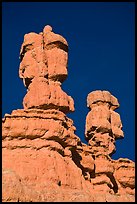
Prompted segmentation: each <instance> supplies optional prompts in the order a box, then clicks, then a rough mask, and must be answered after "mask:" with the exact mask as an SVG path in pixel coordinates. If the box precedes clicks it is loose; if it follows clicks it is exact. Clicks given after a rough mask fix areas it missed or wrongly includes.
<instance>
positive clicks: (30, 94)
mask: <svg viewBox="0 0 137 204" xmlns="http://www.w3.org/2000/svg"><path fill="white" fill-rule="evenodd" d="M20 59H21V63H20V67H19V76H20V78H22V79H23V82H24V85H25V86H26V88H27V94H26V96H25V97H24V100H23V106H24V108H25V109H30V108H37V109H45V110H46V109H52V108H53V109H58V110H60V111H62V112H64V113H68V112H71V111H74V101H73V99H72V98H71V96H68V95H67V94H66V93H65V92H64V91H63V90H62V89H61V83H62V82H63V81H64V80H65V79H66V77H67V75H68V72H67V66H68V43H67V41H66V40H65V39H64V38H63V37H62V36H61V35H59V34H55V33H54V32H52V27H51V26H49V25H48V26H45V27H44V29H43V32H41V33H40V34H36V33H28V34H26V35H25V36H24V42H23V44H22V46H21V51H20Z"/></svg>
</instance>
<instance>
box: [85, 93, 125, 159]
mask: <svg viewBox="0 0 137 204" xmlns="http://www.w3.org/2000/svg"><path fill="white" fill-rule="evenodd" d="M87 106H88V107H89V108H90V109H91V110H90V112H89V113H88V115H87V117H86V130H85V138H86V140H87V141H88V144H89V145H90V146H92V149H93V151H94V154H96V153H98V152H99V153H102V154H107V155H112V154H113V153H114V152H115V140H116V139H119V138H123V137H124V133H123V131H122V123H121V119H120V115H119V114H118V113H117V112H115V111H114V110H115V109H116V108H118V107H119V103H118V100H117V98H116V97H114V96H113V95H111V93H110V92H108V91H98V90H97V91H92V92H91V93H89V94H88V97H87Z"/></svg>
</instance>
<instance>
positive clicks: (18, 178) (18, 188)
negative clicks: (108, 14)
mask: <svg viewBox="0 0 137 204" xmlns="http://www.w3.org/2000/svg"><path fill="white" fill-rule="evenodd" d="M20 60H21V63H20V67H19V76H20V78H22V79H23V83H24V85H25V87H26V88H27V94H26V95H25V97H24V99H23V107H24V109H17V110H14V111H12V113H11V114H5V116H4V118H3V119H2V201H3V202H4V201H6V202H19V201H22V202H31V201H32V202H36V201H37V202H40V201H45V202H46V201H47V202H48V201H49V202H50V201H53V202H56V201H70V202H73V201H77V202H78V201H86V202H99V201H102V202H112V201H114V202H124V201H125V202H126V201H127V202H134V200H135V163H134V162H133V161H131V160H129V159H126V158H125V159H124V158H120V159H118V160H113V159H111V155H112V154H113V153H114V152H115V151H116V149H115V140H116V139H119V138H123V137H124V134H123V131H122V123H121V120H120V116H119V114H118V113H116V112H114V110H115V109H116V108H118V107H119V103H118V100H117V99H116V98H115V97H114V96H113V95H112V94H111V93H109V92H108V91H93V92H91V93H90V94H89V95H88V98H87V104H88V107H89V108H90V109H91V111H90V112H89V113H88V115H87V118H86V128H85V138H86V140H87V142H88V145H86V144H84V143H82V142H81V140H80V138H79V137H78V136H77V135H76V134H75V130H76V127H75V126H74V124H73V121H72V120H71V119H70V118H68V117H67V116H66V113H68V112H72V111H74V101H73V99H72V97H71V96H68V95H67V94H66V93H65V92H64V91H63V90H62V89H61V84H62V83H63V81H64V80H65V79H66V77H67V74H68V73H67V64H68V43H67V41H66V40H65V39H64V38H63V37H62V36H60V35H58V34H55V33H54V32H53V31H52V28H51V27H50V26H45V28H44V30H43V32H41V33H39V34H36V33H29V34H26V35H25V36H24V42H23V44H22V46H21V51H20Z"/></svg>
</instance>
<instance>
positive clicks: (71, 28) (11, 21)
mask: <svg viewBox="0 0 137 204" xmlns="http://www.w3.org/2000/svg"><path fill="white" fill-rule="evenodd" d="M47 24H48V25H51V26H52V27H53V31H54V32H55V33H58V34H61V35H62V36H63V37H65V38H66V40H67V41H68V44H69V59H68V78H67V80H66V81H65V82H64V83H63V84H62V88H63V90H64V91H65V92H66V93H67V94H68V95H70V96H72V97H73V99H74V102H75V112H74V113H71V114H68V116H69V117H70V118H71V119H73V120H74V125H75V126H76V128H77V131H76V134H77V135H78V136H79V137H80V138H81V140H82V142H85V139H84V131H85V119H86V115H87V113H88V111H89V110H88V108H87V105H86V98H87V95H88V93H90V92H91V91H93V90H108V91H110V92H111V93H112V94H113V95H114V96H116V97H117V98H118V101H119V103H120V108H119V109H117V110H116V111H117V112H118V113H119V114H120V116H121V120H122V124H123V131H124V139H122V140H118V141H117V142H116V153H115V154H114V156H113V157H112V158H114V159H117V158H120V157H123V158H129V159H132V160H135V77H134V75H135V3H134V2H56V3H55V2H3V3H2V117H3V116H4V114H5V113H9V114H10V113H11V112H12V110H14V109H22V108H23V106H22V100H23V97H24V96H25V94H26V89H25V87H24V85H23V83H22V80H21V79H20V78H19V76H18V70H19V63H20V61H19V52H20V47H21V44H22V42H23V37H24V35H25V34H26V33H29V32H36V33H39V32H41V31H42V30H43V28H44V26H45V25H47Z"/></svg>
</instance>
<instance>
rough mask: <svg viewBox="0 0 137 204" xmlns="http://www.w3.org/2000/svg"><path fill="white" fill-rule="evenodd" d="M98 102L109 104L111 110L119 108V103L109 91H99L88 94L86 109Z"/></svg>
mask: <svg viewBox="0 0 137 204" xmlns="http://www.w3.org/2000/svg"><path fill="white" fill-rule="evenodd" d="M99 101H101V102H106V103H109V104H110V105H111V107H113V109H116V108H118V107H119V103H118V100H117V98H116V97H114V96H113V95H112V94H111V93H110V92H109V91H101V90H96V91H92V92H90V93H89V94H88V96H87V107H90V108H91V106H92V104H95V103H97V102H99Z"/></svg>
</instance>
